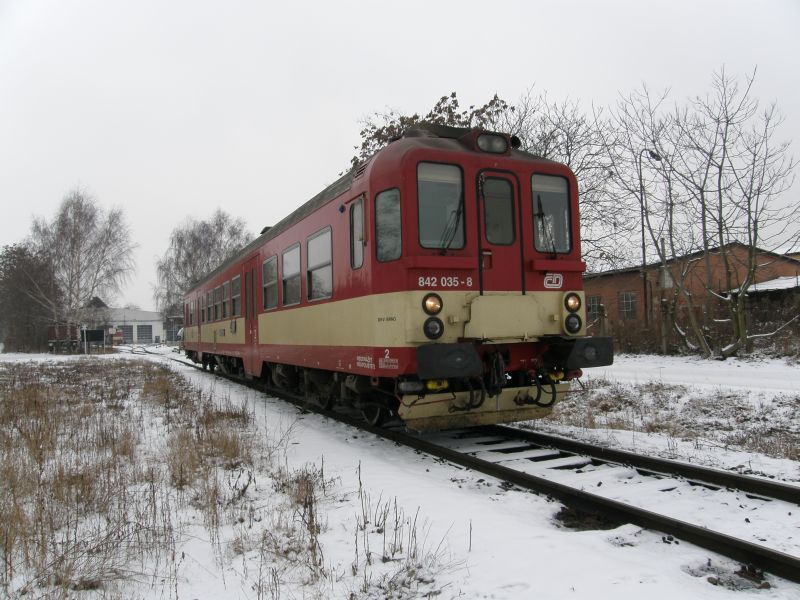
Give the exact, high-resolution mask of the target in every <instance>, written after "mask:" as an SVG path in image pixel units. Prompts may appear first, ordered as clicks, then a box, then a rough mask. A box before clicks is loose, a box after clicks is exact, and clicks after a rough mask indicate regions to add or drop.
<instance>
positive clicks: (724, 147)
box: [679, 70, 800, 356]
mask: <svg viewBox="0 0 800 600" xmlns="http://www.w3.org/2000/svg"><path fill="white" fill-rule="evenodd" d="M754 79H755V71H754V72H753V74H752V75H750V76H748V77H746V78H745V82H744V85H743V86H741V87H740V84H739V82H738V81H737V80H736V79H734V78H732V77H730V76H728V75H726V73H725V71H724V70H721V71H720V72H719V73H716V74H715V75H714V78H713V82H712V93H711V94H710V95H709V96H707V97H705V98H699V97H698V98H695V99H694V100H692V102H691V106H692V108H693V109H694V112H695V114H696V115H697V117H696V118H695V119H690V120H688V122H679V126H680V132H681V136H682V139H683V140H684V144H683V150H684V152H685V153H686V154H687V155H688V156H690V157H691V158H690V159H689V160H692V161H693V162H694V163H695V164H696V165H700V166H701V174H703V175H704V174H705V172H706V171H709V172H710V173H711V174H712V175H713V176H712V177H710V178H709V179H710V181H708V180H706V178H705V177H703V179H702V180H698V177H697V172H696V171H695V172H694V173H692V172H691V171H689V173H691V175H686V176H684V177H682V180H683V181H684V182H685V183H686V185H687V187H689V188H690V189H692V190H693V191H694V192H695V195H696V196H699V197H700V199H701V202H700V203H699V209H700V213H701V214H700V217H701V222H702V224H703V229H704V232H705V233H704V253H705V254H707V253H708V252H709V248H713V247H717V248H718V252H719V255H720V258H721V260H722V264H723V272H724V277H725V288H726V289H725V290H715V289H714V288H713V285H712V279H711V273H710V272H709V267H708V264H709V261H706V270H707V273H706V281H707V285H706V290H707V292H708V294H709V295H714V296H715V297H717V299H718V300H719V301H721V302H722V303H723V306H724V307H725V309H726V310H727V316H726V317H725V318H724V319H723V320H722V321H719V320H718V321H717V322H718V323H727V324H728V325H729V327H728V328H727V329H728V333H727V340H724V339H718V340H717V344H716V346H717V348H716V350H717V352H718V353H719V354H720V355H722V356H730V355H732V354H735V353H737V352H739V351H745V350H747V346H748V344H749V342H750V340H751V339H752V338H753V334H752V332H751V331H749V325H748V322H747V318H746V307H745V299H746V295H747V290H748V289H749V288H750V286H751V285H752V284H753V283H754V282H755V276H756V271H757V270H758V268H759V266H762V265H759V262H758V261H759V252H758V250H759V249H767V250H772V249H775V248H776V247H777V246H779V245H781V244H783V243H785V242H786V240H787V238H788V236H789V235H790V231H789V227H794V225H795V224H796V223H797V221H798V217H800V206H798V205H797V204H794V205H787V204H781V202H780V196H781V194H782V193H783V192H784V191H786V190H787V189H788V188H789V187H790V186H791V184H792V183H793V179H794V168H795V166H796V161H795V160H794V159H793V158H792V157H791V156H790V155H789V143H788V142H780V141H777V140H776V134H777V128H778V126H779V125H780V123H781V122H782V120H783V118H782V116H781V115H780V112H779V111H778V109H777V107H776V105H775V104H774V103H772V104H771V105H769V106H768V107H767V108H765V109H763V110H762V109H761V107H760V103H759V101H758V99H756V98H755V97H754V96H753V93H752V87H753V82H754ZM692 175H694V176H692ZM706 198H710V201H706ZM732 242H739V243H741V244H744V245H745V246H746V247H747V249H748V251H747V254H746V256H745V257H744V258H742V257H741V256H740V255H739V254H735V253H730V252H728V248H729V246H730V244H731V243H732ZM721 292H722V293H721ZM724 292H728V293H724Z"/></svg>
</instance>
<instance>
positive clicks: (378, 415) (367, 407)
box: [361, 402, 389, 427]
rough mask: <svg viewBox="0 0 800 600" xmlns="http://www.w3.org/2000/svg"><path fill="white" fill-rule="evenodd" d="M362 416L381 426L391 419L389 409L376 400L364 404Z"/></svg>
mask: <svg viewBox="0 0 800 600" xmlns="http://www.w3.org/2000/svg"><path fill="white" fill-rule="evenodd" d="M361 416H362V417H364V420H365V421H366V422H367V423H368V424H369V425H372V426H373V427H380V426H381V425H383V424H384V423H385V422H386V421H387V420H388V419H389V410H388V409H387V408H386V407H385V406H381V405H380V404H378V403H376V402H371V403H369V404H364V405H363V406H362V407H361Z"/></svg>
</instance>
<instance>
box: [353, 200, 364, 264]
mask: <svg viewBox="0 0 800 600" xmlns="http://www.w3.org/2000/svg"><path fill="white" fill-rule="evenodd" d="M362 264H364V199H363V198H359V199H358V200H356V201H355V202H353V205H352V206H351V207H350V266H351V267H352V268H353V269H358V268H359V267H360V266H361V265H362Z"/></svg>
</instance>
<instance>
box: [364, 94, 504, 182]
mask: <svg viewBox="0 0 800 600" xmlns="http://www.w3.org/2000/svg"><path fill="white" fill-rule="evenodd" d="M514 110H515V109H514V107H513V106H510V105H509V104H508V103H507V102H506V101H505V100H503V99H501V98H500V97H498V95H497V94H495V95H494V96H493V97H492V99H491V100H489V101H488V102H487V103H486V104H484V105H483V106H479V107H476V106H470V107H469V108H468V109H466V110H463V109H461V107H460V103H459V101H458V95H457V94H456V92H451V93H450V94H448V95H446V96H442V97H441V98H439V100H438V102H436V104H435V105H434V107H433V108H432V109H431V110H430V111H428V113H427V114H425V116H422V117H421V116H420V115H419V114H418V113H414V114H412V115H404V114H401V113H399V112H398V111H396V110H394V109H390V110H388V111H386V112H375V113H373V114H371V115H370V116H368V117H366V118H364V119H363V120H362V122H361V125H362V129H361V132H360V134H359V135H360V136H361V146H357V147H356V150H358V153H357V154H356V155H355V156H354V157H353V158H352V159H351V161H350V162H351V166H352V167H355V166H356V165H357V164H358V163H360V162H362V161H364V160H366V159H368V158H369V157H370V156H372V155H373V154H375V153H376V152H377V151H378V150H380V149H381V148H383V147H384V146H386V145H387V144H389V142H391V141H392V140H394V139H396V138H397V137H399V136H400V135H402V133H403V132H404V131H405V130H406V129H408V128H409V127H413V126H414V125H419V124H420V123H423V122H425V123H433V124H435V125H450V126H452V127H485V128H487V129H491V128H492V126H493V125H494V124H496V123H497V122H499V121H500V119H501V118H503V116H504V115H505V114H506V113H511V112H514Z"/></svg>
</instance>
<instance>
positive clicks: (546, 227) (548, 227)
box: [534, 194, 558, 258]
mask: <svg viewBox="0 0 800 600" xmlns="http://www.w3.org/2000/svg"><path fill="white" fill-rule="evenodd" d="M536 208H537V209H538V210H539V212H537V213H536V214H535V215H534V216H535V217H537V218H538V219H539V220H540V221H541V223H542V233H543V234H544V238H545V239H544V242H545V245H547V244H548V242H549V245H550V253H551V254H552V255H553V258H557V256H558V252H557V251H556V240H555V235H553V226H552V224H551V223H548V222H547V220H546V219H545V216H546V215H545V213H544V208H542V195H541V194H536Z"/></svg>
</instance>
